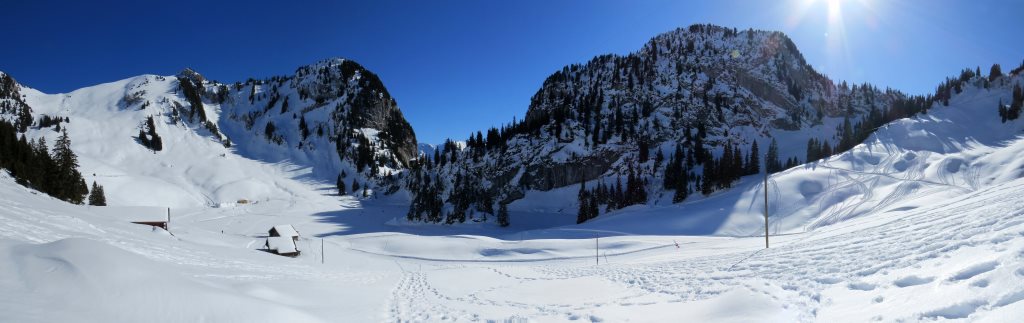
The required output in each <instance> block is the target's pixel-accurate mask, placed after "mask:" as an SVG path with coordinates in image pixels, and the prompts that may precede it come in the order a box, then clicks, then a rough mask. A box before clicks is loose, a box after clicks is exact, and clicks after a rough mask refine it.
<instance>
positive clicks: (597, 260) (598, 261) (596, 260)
mask: <svg viewBox="0 0 1024 323" xmlns="http://www.w3.org/2000/svg"><path fill="white" fill-rule="evenodd" d="M599 239H600V237H599V236H598V235H597V234H596V233H595V234H594V264H595V265H599V264H601V257H599V256H598V251H600V250H601V245H600V244H598V241H599Z"/></svg>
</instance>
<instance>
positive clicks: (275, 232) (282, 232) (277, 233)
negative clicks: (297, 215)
mask: <svg viewBox="0 0 1024 323" xmlns="http://www.w3.org/2000/svg"><path fill="white" fill-rule="evenodd" d="M267 235H269V236H271V237H289V238H292V239H293V240H295V241H298V240H299V231H298V230H295V227H293V226H292V225H291V224H282V225H275V226H274V227H273V228H270V230H269V231H267Z"/></svg>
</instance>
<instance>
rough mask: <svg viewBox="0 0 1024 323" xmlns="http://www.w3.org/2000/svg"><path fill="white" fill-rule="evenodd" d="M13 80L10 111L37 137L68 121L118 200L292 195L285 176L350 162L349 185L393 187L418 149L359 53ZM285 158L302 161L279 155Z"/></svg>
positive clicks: (309, 174) (175, 202) (75, 142)
mask: <svg viewBox="0 0 1024 323" xmlns="http://www.w3.org/2000/svg"><path fill="white" fill-rule="evenodd" d="M4 80H5V82H4V85H3V89H4V91H3V92H4V95H5V98H6V99H5V100H4V103H3V105H2V107H3V110H2V111H0V117H3V118H5V119H7V120H19V122H21V124H23V125H25V126H26V130H27V134H28V137H29V139H33V138H39V137H46V138H47V141H48V142H53V139H54V138H55V137H56V136H57V135H58V132H57V130H58V129H64V130H67V131H68V133H69V134H70V137H71V140H72V147H73V149H74V150H75V152H76V153H77V154H78V155H79V158H80V163H81V170H82V173H83V174H85V175H86V176H85V179H86V181H88V182H90V183H91V182H93V181H96V182H98V183H99V184H100V185H103V186H105V187H106V194H107V196H108V201H109V202H110V203H111V204H112V205H154V206H200V205H202V206H210V205H219V204H223V203H234V202H237V201H239V200H249V201H260V200H267V199H287V198H288V196H290V195H291V193H290V191H292V190H293V189H292V188H289V187H288V185H285V184H282V183H283V182H282V178H296V177H297V178H300V179H302V180H304V181H319V182H329V183H332V184H333V183H335V182H336V179H337V178H338V177H339V175H342V174H343V175H344V176H343V177H344V178H342V179H341V180H342V181H343V182H344V183H345V185H346V186H348V187H351V185H353V184H356V183H358V186H361V187H369V188H370V189H369V190H368V191H367V192H368V193H371V194H376V193H377V191H379V190H383V191H390V192H393V191H395V190H397V189H398V187H397V185H395V182H396V181H395V180H394V177H393V176H395V174H397V173H398V172H400V170H402V169H404V168H405V167H406V165H407V164H408V162H409V160H410V159H412V158H414V157H415V156H416V155H417V150H416V147H417V145H416V138H415V134H414V133H413V130H412V127H410V126H409V124H408V123H407V122H406V121H405V119H404V117H403V116H402V113H401V111H400V110H399V109H398V106H397V104H396V102H395V100H394V98H392V97H391V95H390V94H389V93H388V91H387V89H386V88H384V85H383V83H382V82H381V80H380V79H379V78H378V77H377V76H376V75H375V74H373V73H372V72H370V71H368V70H366V69H365V68H363V67H362V66H360V65H359V64H357V63H355V62H353V61H350V60H344V59H337V58H335V59H328V60H324V61H321V62H318V63H316V64H313V65H308V66H302V67H299V68H298V69H297V70H296V71H295V73H294V74H293V75H289V76H278V77H272V78H269V79H265V80H254V79H250V80H247V81H245V82H235V83H232V84H225V83H219V82H215V81H211V80H207V79H205V78H204V77H203V76H202V75H200V74H199V73H197V72H195V71H192V70H190V69H186V70H184V71H182V72H181V73H179V74H178V75H175V76H158V75H142V76H137V77H133V78H129V79H124V80H120V81H116V82H111V83H106V84H101V85H96V86H91V87H87V88H83V89H79V90H76V91H73V92H71V93H64V94H45V93H42V92H39V91H37V90H34V89H32V88H30V87H27V86H25V85H21V84H17V83H16V82H14V80H13V79H12V78H10V77H9V76H6V75H4ZM150 118H152V120H154V121H153V122H152V125H150V124H149V122H148V120H149V119H150ZM44 120H45V122H44ZM52 120H56V121H52ZM151 128H152V129H151ZM154 134H155V135H154ZM157 138H159V139H157ZM157 141H158V142H160V143H159V145H156V144H153V143H151V142H157ZM279 163H286V164H291V165H293V166H292V167H290V168H292V169H294V171H293V172H290V173H289V174H281V172H280V168H278V167H271V165H272V164H279ZM325 193H326V192H325Z"/></svg>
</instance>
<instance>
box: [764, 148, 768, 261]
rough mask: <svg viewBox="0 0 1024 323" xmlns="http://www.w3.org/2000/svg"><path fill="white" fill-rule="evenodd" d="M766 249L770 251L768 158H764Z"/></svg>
mask: <svg viewBox="0 0 1024 323" xmlns="http://www.w3.org/2000/svg"><path fill="white" fill-rule="evenodd" d="M764 164H765V168H764V248H765V249H768V156H767V154H766V155H765V158H764Z"/></svg>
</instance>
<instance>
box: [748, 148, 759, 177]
mask: <svg viewBox="0 0 1024 323" xmlns="http://www.w3.org/2000/svg"><path fill="white" fill-rule="evenodd" d="M760 154H761V153H760V152H759V151H758V149H757V140H754V142H753V143H751V144H750V159H749V160H750V161H749V162H747V174H748V175H753V174H757V173H760V172H761V156H760Z"/></svg>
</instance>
